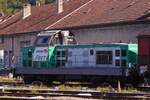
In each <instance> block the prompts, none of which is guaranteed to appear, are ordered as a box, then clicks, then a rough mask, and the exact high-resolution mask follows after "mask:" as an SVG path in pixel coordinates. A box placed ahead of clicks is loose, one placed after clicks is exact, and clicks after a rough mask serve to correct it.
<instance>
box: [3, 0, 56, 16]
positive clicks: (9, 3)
mask: <svg viewBox="0 0 150 100" xmlns="http://www.w3.org/2000/svg"><path fill="white" fill-rule="evenodd" d="M54 1H55V0H0V13H2V14H5V15H12V14H14V13H16V12H17V11H19V10H21V9H22V8H23V5H25V4H26V3H30V4H31V5H36V2H40V3H41V4H48V3H51V2H54Z"/></svg>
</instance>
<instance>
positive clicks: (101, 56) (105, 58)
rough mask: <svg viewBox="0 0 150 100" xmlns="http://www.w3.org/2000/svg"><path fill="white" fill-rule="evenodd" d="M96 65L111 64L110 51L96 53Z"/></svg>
mask: <svg viewBox="0 0 150 100" xmlns="http://www.w3.org/2000/svg"><path fill="white" fill-rule="evenodd" d="M96 64H112V51H96Z"/></svg>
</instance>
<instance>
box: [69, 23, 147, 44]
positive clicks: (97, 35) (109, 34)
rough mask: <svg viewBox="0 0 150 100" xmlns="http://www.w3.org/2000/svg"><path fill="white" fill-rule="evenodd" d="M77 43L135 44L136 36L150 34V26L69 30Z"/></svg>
mask: <svg viewBox="0 0 150 100" xmlns="http://www.w3.org/2000/svg"><path fill="white" fill-rule="evenodd" d="M71 32H72V33H74V34H75V36H76V39H77V41H78V43H112V42H113V43H116V42H126V43H129V42H132V43H137V38H136V36H137V35H138V34H141V33H147V32H150V24H145V25H144V24H139V25H125V26H113V27H105V28H87V29H76V30H71Z"/></svg>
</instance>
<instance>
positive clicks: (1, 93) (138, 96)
mask: <svg viewBox="0 0 150 100" xmlns="http://www.w3.org/2000/svg"><path fill="white" fill-rule="evenodd" d="M36 97H39V98H38V99H40V100H46V99H50V98H52V97H78V98H88V99H109V100H147V99H150V93H106V92H97V91H57V90H50V89H32V90H29V89H25V90H22V89H5V90H3V89H0V99H5V100H19V99H21V100H22V99H23V100H29V99H31V100H32V99H34V100H35V99H37V98H36Z"/></svg>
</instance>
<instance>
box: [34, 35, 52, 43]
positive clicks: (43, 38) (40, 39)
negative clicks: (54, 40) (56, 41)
mask: <svg viewBox="0 0 150 100" xmlns="http://www.w3.org/2000/svg"><path fill="white" fill-rule="evenodd" d="M50 38H51V36H40V37H38V38H37V40H36V43H35V45H48V43H49V40H50Z"/></svg>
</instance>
